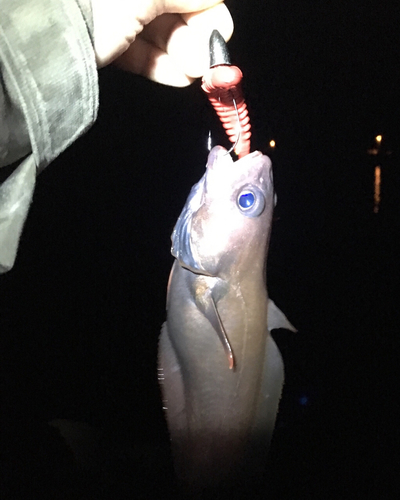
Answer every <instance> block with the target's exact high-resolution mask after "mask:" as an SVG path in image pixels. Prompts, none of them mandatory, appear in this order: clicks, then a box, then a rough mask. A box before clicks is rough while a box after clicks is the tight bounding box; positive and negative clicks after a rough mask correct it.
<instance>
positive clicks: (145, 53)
mask: <svg viewBox="0 0 400 500" xmlns="http://www.w3.org/2000/svg"><path fill="white" fill-rule="evenodd" d="M115 64H116V65H117V66H118V67H120V68H122V69H124V70H125V71H131V72H133V73H136V74H138V75H141V76H145V77H146V78H149V79H150V80H153V81H154V82H158V83H163V84H164V85H173V86H174V87H186V86H187V85H190V84H191V83H192V82H193V78H190V77H188V76H187V75H186V74H185V73H183V72H182V69H181V68H180V67H179V66H178V67H177V66H176V64H175V61H174V60H173V59H172V58H171V57H169V55H168V54H167V53H166V52H164V51H163V50H162V49H160V48H159V47H156V46H155V45H154V44H152V43H149V42H148V41H147V40H145V39H144V38H143V37H140V36H139V37H137V38H136V40H135V42H134V43H133V44H132V45H131V46H130V47H129V49H128V50H127V51H126V52H124V53H123V54H122V55H121V56H120V57H119V58H118V59H117V60H116V61H115Z"/></svg>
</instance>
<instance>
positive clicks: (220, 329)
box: [196, 280, 235, 370]
mask: <svg viewBox="0 0 400 500" xmlns="http://www.w3.org/2000/svg"><path fill="white" fill-rule="evenodd" d="M196 304H197V307H198V308H199V309H200V311H201V312H202V313H203V314H204V316H205V317H206V318H207V319H208V321H209V322H210V323H211V326H212V327H213V328H214V330H215V331H216V333H217V335H218V338H219V340H220V341H221V343H222V347H223V348H224V351H225V354H226V355H227V357H228V362H229V369H230V370H232V369H233V368H234V366H235V360H234V357H233V352H232V347H231V344H230V343H229V339H228V336H227V334H226V331H225V328H224V325H223V323H222V320H221V317H220V315H219V313H218V309H217V305H216V301H215V299H214V297H213V291H212V288H210V287H209V286H207V285H206V286H204V282H203V280H201V285H200V286H198V287H196Z"/></svg>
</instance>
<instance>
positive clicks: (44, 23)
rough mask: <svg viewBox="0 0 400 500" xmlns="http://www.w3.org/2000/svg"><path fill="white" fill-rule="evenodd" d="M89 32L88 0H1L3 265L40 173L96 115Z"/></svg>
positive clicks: (9, 260) (9, 261) (8, 263)
mask: <svg viewBox="0 0 400 500" xmlns="http://www.w3.org/2000/svg"><path fill="white" fill-rule="evenodd" d="M92 33H93V26H92V14H91V4H90V0H79V1H78V0H36V1H35V2H32V0H18V1H17V0H1V5H0V167H3V166H6V165H10V164H11V163H14V164H16V165H17V168H16V169H15V170H14V171H13V172H12V174H11V175H10V176H9V177H8V178H7V179H6V180H5V181H4V182H3V184H1V185H0V272H5V271H7V270H9V269H10V268H11V267H12V266H13V264H14V260H15V256H16V252H17V248H18V241H19V237H20V234H21V231H22V227H23V223H24V220H25V218H26V215H27V212H28V209H29V205H30V201H31V198H32V193H33V190H34V185H35V178H36V175H37V173H39V172H40V171H41V170H43V168H45V167H46V166H47V165H48V164H49V163H50V162H51V161H52V160H54V158H56V157H57V156H58V155H59V154H60V153H61V152H62V151H64V150H65V149H66V148H67V147H68V146H69V145H70V144H71V143H72V142H73V141H74V140H76V139H77V138H78V137H79V136H80V135H82V134H83V133H84V132H85V131H86V130H87V129H88V128H89V127H90V126H91V125H92V124H93V122H94V121H95V119H96V116H97V109H98V82H97V68H96V62H95V54H94V50H93V45H92V39H91V37H92ZM1 171H2V169H0V174H1ZM4 171H5V170H4Z"/></svg>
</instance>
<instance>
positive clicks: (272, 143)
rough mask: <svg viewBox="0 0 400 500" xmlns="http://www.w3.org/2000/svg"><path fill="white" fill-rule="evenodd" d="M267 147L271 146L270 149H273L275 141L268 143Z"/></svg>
mask: <svg viewBox="0 0 400 500" xmlns="http://www.w3.org/2000/svg"><path fill="white" fill-rule="evenodd" d="M269 145H270V146H271V148H274V147H275V141H274V140H272V141H269Z"/></svg>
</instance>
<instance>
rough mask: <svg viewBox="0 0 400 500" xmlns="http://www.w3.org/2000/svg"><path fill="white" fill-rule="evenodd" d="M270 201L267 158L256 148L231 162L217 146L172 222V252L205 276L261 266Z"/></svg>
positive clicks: (267, 230) (185, 264)
mask: <svg viewBox="0 0 400 500" xmlns="http://www.w3.org/2000/svg"><path fill="white" fill-rule="evenodd" d="M273 205H274V191H273V182H272V170H271V162H270V160H269V158H268V157H266V156H264V155H262V154H261V153H260V152H257V151H256V152H254V153H251V154H249V155H247V156H245V157H243V158H241V159H240V160H238V161H236V162H233V160H232V158H231V157H230V155H229V154H227V151H226V149H225V148H223V147H221V146H216V147H215V148H213V149H212V151H211V152H210V154H209V157H208V161H207V170H206V172H205V174H204V176H203V177H202V178H201V180H200V181H199V182H198V183H197V184H195V185H194V186H193V188H192V190H191V192H190V194H189V197H188V199H187V201H186V204H185V207H184V209H183V211H182V213H181V215H180V217H179V219H178V221H177V223H176V225H175V228H174V231H173V233H172V250H171V252H172V255H173V256H174V257H175V258H176V259H177V260H178V262H179V264H180V265H181V266H182V267H185V268H187V269H189V270H190V271H192V272H194V273H197V274H204V275H208V276H218V277H226V275H228V274H232V272H236V273H242V272H247V271H248V269H250V268H251V267H253V266H254V265H256V264H261V265H263V264H264V260H265V256H266V246H267V241H268V236H269V233H270V227H271V219H272V211H273Z"/></svg>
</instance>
